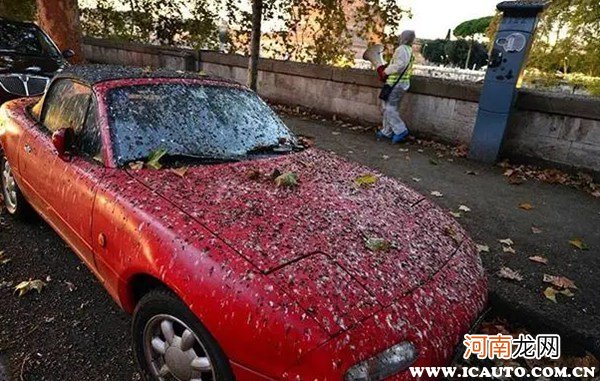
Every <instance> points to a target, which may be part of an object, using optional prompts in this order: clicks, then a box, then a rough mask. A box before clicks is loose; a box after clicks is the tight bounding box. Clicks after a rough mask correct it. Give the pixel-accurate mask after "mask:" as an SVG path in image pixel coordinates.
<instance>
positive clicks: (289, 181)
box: [274, 172, 298, 187]
mask: <svg viewBox="0 0 600 381" xmlns="http://www.w3.org/2000/svg"><path fill="white" fill-rule="evenodd" d="M274 181H275V185H277V186H278V187H294V186H296V185H298V175H297V174H295V173H294V172H286V173H284V174H281V175H279V176H277V177H276V178H275V180H274Z"/></svg>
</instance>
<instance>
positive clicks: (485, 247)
mask: <svg viewBox="0 0 600 381" xmlns="http://www.w3.org/2000/svg"><path fill="white" fill-rule="evenodd" d="M476 246H477V251H478V252H480V253H489V252H490V247H489V246H488V245H476Z"/></svg>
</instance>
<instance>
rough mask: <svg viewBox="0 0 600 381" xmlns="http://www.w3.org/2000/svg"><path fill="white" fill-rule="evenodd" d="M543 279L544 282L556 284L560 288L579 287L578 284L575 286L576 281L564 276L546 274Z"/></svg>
mask: <svg viewBox="0 0 600 381" xmlns="http://www.w3.org/2000/svg"><path fill="white" fill-rule="evenodd" d="M543 281H544V283H550V284H551V285H553V286H556V287H558V288H573V289H577V286H575V282H573V281H572V280H571V279H569V278H567V277H564V276H556V275H549V274H544V279H543Z"/></svg>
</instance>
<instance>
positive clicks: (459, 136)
mask: <svg viewBox="0 0 600 381" xmlns="http://www.w3.org/2000/svg"><path fill="white" fill-rule="evenodd" d="M84 52H85V55H86V58H87V59H88V60H89V61H91V62H96V63H111V64H123V65H135V66H153V67H168V68H172V69H176V70H198V69H201V70H203V71H204V72H206V73H207V74H212V75H218V76H221V77H224V78H229V79H234V80H236V81H238V82H242V83H244V82H245V81H246V75H247V72H246V68H247V63H248V59H247V58H246V57H243V56H238V55H229V54H222V53H216V52H206V51H202V52H199V53H198V52H195V51H193V50H186V49H174V48H164V47H159V46H149V45H141V44H131V43H127V44H123V43H113V42H108V41H103V40H95V39H86V41H85V45H84ZM258 83H259V84H258V87H259V93H260V95H261V96H263V97H265V98H267V99H269V100H271V101H273V102H276V103H281V104H288V105H295V106H296V105H297V106H302V107H306V108H310V109H313V110H315V111H318V112H321V113H325V114H335V115H339V116H342V117H346V118H352V119H356V120H360V121H363V122H366V123H376V124H378V123H380V122H381V112H380V103H379V100H378V97H377V96H378V94H379V88H380V83H379V82H378V80H377V78H376V76H375V73H374V72H373V71H370V70H357V69H340V68H334V67H329V66H319V65H312V64H303V63H296V62H288V61H277V60H269V59H261V61H260V63H259V76H258ZM480 90H481V87H480V85H477V84H472V83H461V82H457V81H450V80H443V79H437V78H428V77H418V76H415V77H413V81H412V86H411V89H410V92H409V93H408V94H407V96H406V99H405V100H404V101H403V103H402V107H401V109H402V114H403V117H404V118H405V120H406V122H407V124H408V126H409V128H410V129H411V131H412V132H414V133H416V134H420V135H424V136H431V137H433V138H436V139H439V140H443V141H447V142H451V143H465V144H468V143H469V141H470V139H471V134H472V131H473V126H474V124H475V118H476V115H477V107H478V100H479V94H480ZM516 109H517V110H516V112H515V115H514V117H513V118H512V121H511V124H510V126H509V130H508V132H507V136H506V139H505V143H504V146H503V155H504V156H507V157H518V158H525V159H533V160H537V161H549V162H553V163H556V164H560V165H563V166H569V167H576V168H583V169H588V170H593V171H595V172H598V171H600V99H596V98H588V97H578V96H568V95H567V96H566V95H564V94H556V95H554V94H548V93H536V92H532V91H528V90H521V91H520V93H519V97H518V100H517V104H516Z"/></svg>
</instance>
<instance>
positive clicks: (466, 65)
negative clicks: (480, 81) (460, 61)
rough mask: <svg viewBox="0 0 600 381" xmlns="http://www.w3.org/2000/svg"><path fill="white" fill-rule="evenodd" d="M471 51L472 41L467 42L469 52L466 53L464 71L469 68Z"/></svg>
mask: <svg viewBox="0 0 600 381" xmlns="http://www.w3.org/2000/svg"><path fill="white" fill-rule="evenodd" d="M472 51H473V40H471V41H469V52H468V53H467V62H465V69H468V68H469V61H471V52H472Z"/></svg>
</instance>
